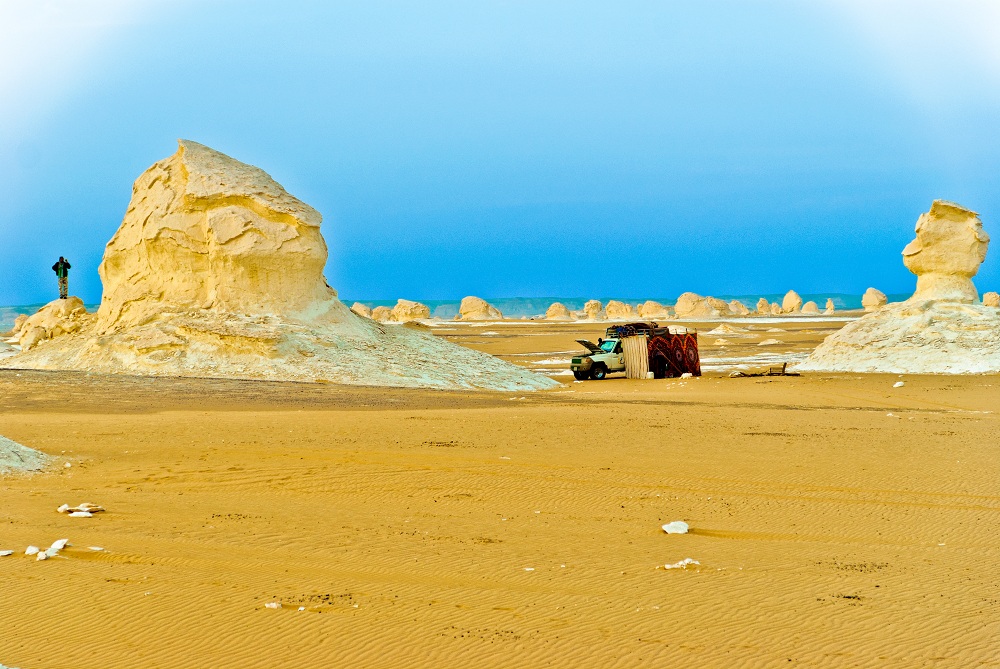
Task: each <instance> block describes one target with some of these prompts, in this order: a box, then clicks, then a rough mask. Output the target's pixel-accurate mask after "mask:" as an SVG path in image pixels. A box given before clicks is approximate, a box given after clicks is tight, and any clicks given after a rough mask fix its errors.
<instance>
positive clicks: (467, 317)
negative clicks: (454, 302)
mask: <svg viewBox="0 0 1000 669" xmlns="http://www.w3.org/2000/svg"><path fill="white" fill-rule="evenodd" d="M458 315H459V317H460V318H461V320H463V321H499V320H502V319H503V314H502V313H501V312H500V310H499V309H497V308H496V307H494V306H493V305H492V304H490V303H489V302H487V301H486V300H484V299H482V298H481V297H475V296H473V295H470V296H468V297H463V298H462V303H461V304H460V305H459V306H458Z"/></svg>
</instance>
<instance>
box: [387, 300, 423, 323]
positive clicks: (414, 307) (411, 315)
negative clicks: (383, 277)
mask: <svg viewBox="0 0 1000 669" xmlns="http://www.w3.org/2000/svg"><path fill="white" fill-rule="evenodd" d="M430 317H431V309H430V307H428V306H427V305H426V304H421V303H420V302H414V301H412V300H396V306H394V307H393V308H392V317H391V320H392V322H393V323H409V322H411V321H419V320H423V319H425V318H430Z"/></svg>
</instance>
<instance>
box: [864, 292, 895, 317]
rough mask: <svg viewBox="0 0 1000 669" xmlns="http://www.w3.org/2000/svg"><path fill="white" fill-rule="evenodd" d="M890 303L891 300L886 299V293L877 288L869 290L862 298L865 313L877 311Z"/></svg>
mask: <svg viewBox="0 0 1000 669" xmlns="http://www.w3.org/2000/svg"><path fill="white" fill-rule="evenodd" d="M888 302H889V300H888V299H887V298H886V296H885V293H883V292H882V291H881V290H878V289H877V288H869V289H868V290H866V291H865V294H864V295H862V296H861V306H862V307H864V308H865V311H877V310H879V309H881V308H882V307H884V306H885V305H886V304H888Z"/></svg>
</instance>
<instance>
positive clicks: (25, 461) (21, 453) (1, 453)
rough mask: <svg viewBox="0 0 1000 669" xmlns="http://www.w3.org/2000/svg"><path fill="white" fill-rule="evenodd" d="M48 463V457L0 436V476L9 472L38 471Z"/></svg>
mask: <svg viewBox="0 0 1000 669" xmlns="http://www.w3.org/2000/svg"><path fill="white" fill-rule="evenodd" d="M48 462H49V456H47V455H45V454H44V453H39V452H38V451H36V450H34V449H32V448H28V447H27V446H22V445H21V444H19V443H17V442H16V441H11V440H10V439H8V438H7V437H4V436H2V435H0V474H6V473H8V472H11V471H20V472H29V471H38V470H40V469H43V468H44V467H45V465H46V464H48Z"/></svg>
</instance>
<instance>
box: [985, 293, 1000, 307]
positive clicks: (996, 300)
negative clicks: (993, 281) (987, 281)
mask: <svg viewBox="0 0 1000 669" xmlns="http://www.w3.org/2000/svg"><path fill="white" fill-rule="evenodd" d="M983 306H984V307H1000V293H993V292H990V293H983Z"/></svg>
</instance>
